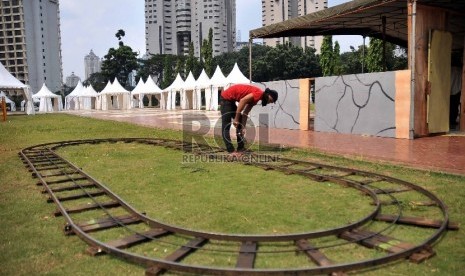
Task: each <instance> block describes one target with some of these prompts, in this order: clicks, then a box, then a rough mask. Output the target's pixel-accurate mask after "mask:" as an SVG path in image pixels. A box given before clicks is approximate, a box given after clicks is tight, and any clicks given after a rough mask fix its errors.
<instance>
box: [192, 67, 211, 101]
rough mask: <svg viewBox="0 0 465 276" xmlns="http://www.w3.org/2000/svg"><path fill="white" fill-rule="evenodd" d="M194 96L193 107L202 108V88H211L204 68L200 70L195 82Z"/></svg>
mask: <svg viewBox="0 0 465 276" xmlns="http://www.w3.org/2000/svg"><path fill="white" fill-rule="evenodd" d="M195 85H196V87H195V96H194V104H193V108H194V109H198V110H200V109H201V108H202V90H205V89H209V88H211V84H210V78H209V77H208V75H207V73H206V72H205V69H203V70H202V73H200V76H199V77H198V79H197V80H196V82H195Z"/></svg>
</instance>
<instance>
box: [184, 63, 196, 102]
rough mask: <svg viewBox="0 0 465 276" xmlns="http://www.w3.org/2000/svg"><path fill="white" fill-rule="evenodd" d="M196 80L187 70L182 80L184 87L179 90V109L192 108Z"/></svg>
mask: <svg viewBox="0 0 465 276" xmlns="http://www.w3.org/2000/svg"><path fill="white" fill-rule="evenodd" d="M196 85H197V82H196V81H195V78H194V75H193V74H192V72H189V75H187V78H186V80H185V81H184V89H183V90H182V92H181V109H193V107H194V106H193V102H194V95H195V92H194V91H195V88H196Z"/></svg>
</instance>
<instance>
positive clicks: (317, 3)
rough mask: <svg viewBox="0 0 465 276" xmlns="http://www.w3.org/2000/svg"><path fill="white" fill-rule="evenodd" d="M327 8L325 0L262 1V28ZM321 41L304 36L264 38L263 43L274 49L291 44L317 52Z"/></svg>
mask: <svg viewBox="0 0 465 276" xmlns="http://www.w3.org/2000/svg"><path fill="white" fill-rule="evenodd" d="M327 7H328V1H327V0H324V1H323V0H262V26H268V25H271V24H274V23H279V22H282V21H284V20H288V19H291V18H295V17H299V16H302V15H306V14H309V13H313V12H317V11H320V10H323V9H326V8H327ZM322 41H323V37H314V36H306V37H290V38H289V37H280V38H266V39H264V40H263V43H264V44H265V45H267V46H272V47H274V46H276V45H278V44H284V43H286V42H291V43H292V44H294V45H296V46H301V47H303V48H305V47H312V48H315V49H316V50H317V52H319V51H320V47H321V43H322Z"/></svg>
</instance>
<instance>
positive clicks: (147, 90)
mask: <svg viewBox="0 0 465 276" xmlns="http://www.w3.org/2000/svg"><path fill="white" fill-rule="evenodd" d="M161 92H163V90H161V89H160V87H158V85H157V84H156V83H155V81H153V79H152V76H149V77H148V79H147V81H146V82H145V85H144V87H143V90H142V93H143V94H160V93H161Z"/></svg>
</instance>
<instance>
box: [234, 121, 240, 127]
mask: <svg viewBox="0 0 465 276" xmlns="http://www.w3.org/2000/svg"><path fill="white" fill-rule="evenodd" d="M240 124H241V123H239V120H234V121H233V125H234V127H235V128H238V127H239V125H240Z"/></svg>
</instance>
